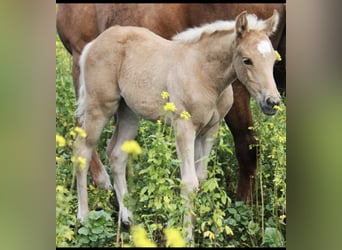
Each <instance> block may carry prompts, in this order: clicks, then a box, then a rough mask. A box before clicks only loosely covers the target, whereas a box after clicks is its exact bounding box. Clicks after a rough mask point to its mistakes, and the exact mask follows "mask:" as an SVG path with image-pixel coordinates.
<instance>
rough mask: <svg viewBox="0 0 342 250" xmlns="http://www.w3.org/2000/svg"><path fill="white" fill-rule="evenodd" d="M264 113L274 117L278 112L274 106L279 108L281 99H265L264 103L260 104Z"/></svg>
mask: <svg viewBox="0 0 342 250" xmlns="http://www.w3.org/2000/svg"><path fill="white" fill-rule="evenodd" d="M259 105H260V107H261V109H262V112H264V114H266V115H274V114H275V113H276V112H277V110H276V109H275V108H274V106H279V105H280V98H278V97H277V98H272V97H267V98H265V100H264V101H262V102H260V103H259Z"/></svg>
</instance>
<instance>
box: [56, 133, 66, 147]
mask: <svg viewBox="0 0 342 250" xmlns="http://www.w3.org/2000/svg"><path fill="white" fill-rule="evenodd" d="M56 143H57V146H58V147H64V146H65V139H64V137H63V136H60V135H56Z"/></svg>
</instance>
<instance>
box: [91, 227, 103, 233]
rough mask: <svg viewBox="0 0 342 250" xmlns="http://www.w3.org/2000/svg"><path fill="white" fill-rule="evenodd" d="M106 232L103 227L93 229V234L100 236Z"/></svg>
mask: <svg viewBox="0 0 342 250" xmlns="http://www.w3.org/2000/svg"><path fill="white" fill-rule="evenodd" d="M103 231H104V229H103V227H95V228H92V229H91V232H92V233H94V234H100V233H102V232H103Z"/></svg>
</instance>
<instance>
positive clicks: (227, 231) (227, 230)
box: [224, 226, 234, 235]
mask: <svg viewBox="0 0 342 250" xmlns="http://www.w3.org/2000/svg"><path fill="white" fill-rule="evenodd" d="M224 229H225V230H226V234H227V235H234V233H233V231H232V229H231V228H230V227H229V226H225V227H224Z"/></svg>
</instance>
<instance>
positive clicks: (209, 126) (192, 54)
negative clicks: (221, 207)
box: [75, 10, 281, 240]
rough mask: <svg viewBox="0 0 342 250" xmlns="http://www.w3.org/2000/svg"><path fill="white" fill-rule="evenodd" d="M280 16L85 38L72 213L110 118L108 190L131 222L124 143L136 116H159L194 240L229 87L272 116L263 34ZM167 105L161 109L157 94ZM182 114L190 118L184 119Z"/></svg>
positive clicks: (273, 93)
mask: <svg viewBox="0 0 342 250" xmlns="http://www.w3.org/2000/svg"><path fill="white" fill-rule="evenodd" d="M278 22H279V14H278V12H277V11H276V10H274V13H273V15H272V16H271V17H270V18H268V19H267V20H258V18H257V17H256V16H255V15H247V12H246V11H244V12H242V13H241V14H240V15H238V16H237V18H236V21H216V22H214V23H210V24H206V25H203V26H201V27H196V28H192V29H189V30H187V31H184V32H182V33H179V34H177V35H176V36H175V37H173V39H172V40H171V41H170V40H166V39H164V38H162V37H160V36H158V35H156V34H155V33H153V32H151V31H150V30H148V29H146V28H142V27H135V26H118V25H116V26H113V27H111V28H109V29H107V30H106V31H104V32H103V33H101V34H100V35H99V36H98V37H97V38H96V39H94V40H93V41H91V42H90V43H88V44H87V45H86V46H85V47H84V49H83V51H82V54H81V57H80V86H79V98H78V102H77V112H76V113H77V117H78V118H79V121H80V123H81V125H82V128H83V129H84V131H85V133H86V134H87V137H86V138H82V137H78V138H77V140H76V142H75V157H76V158H78V157H83V158H85V160H86V165H85V166H82V167H80V166H77V164H76V169H77V191H78V199H79V203H78V204H79V207H78V218H79V219H80V220H81V221H83V219H84V218H85V216H86V215H87V214H88V212H89V209H88V195H87V173H88V169H89V164H90V160H91V157H92V153H93V151H94V148H95V145H96V143H97V140H98V139H99V137H100V135H101V133H102V130H103V128H104V126H105V125H106V124H107V122H108V121H109V120H110V119H111V118H112V117H113V115H116V118H117V119H116V128H115V132H114V134H113V136H112V139H111V142H110V145H109V146H108V150H107V155H108V158H109V165H110V168H111V170H112V173H113V178H114V189H115V192H116V197H117V199H118V202H119V206H120V215H121V218H122V221H123V222H124V223H125V224H130V223H131V222H132V221H133V217H132V212H131V211H129V210H128V209H127V207H126V206H125V205H124V202H123V201H124V196H125V195H126V194H127V190H128V189H127V183H126V164H127V157H128V154H127V153H126V152H123V151H122V150H121V146H122V144H123V143H124V142H125V141H130V140H133V139H134V138H135V137H136V135H137V130H138V125H139V118H140V117H141V118H144V119H147V120H151V121H157V120H162V121H165V122H166V123H168V124H171V125H172V126H173V129H174V131H175V135H176V136H175V137H176V138H175V141H176V149H177V156H178V159H179V160H180V162H181V164H180V165H181V166H180V172H181V179H182V183H183V184H184V186H183V187H182V188H181V192H182V193H183V194H184V195H185V196H186V197H187V202H186V210H185V211H187V212H186V213H185V214H184V222H183V226H184V228H186V232H187V238H188V240H193V231H192V230H193V215H192V212H190V211H191V208H192V198H193V195H192V194H193V193H196V191H197V190H198V187H199V185H200V183H201V182H202V181H204V180H205V179H206V178H207V161H206V159H207V158H208V156H209V154H210V151H211V148H212V146H213V143H214V135H215V134H216V133H217V131H218V128H219V122H220V120H221V119H223V118H224V116H225V115H226V114H227V113H228V111H229V109H230V108H231V106H232V104H233V89H232V86H231V84H232V83H233V82H234V81H235V80H236V79H239V80H240V82H241V83H242V84H243V85H244V86H245V87H246V89H247V90H248V92H249V93H250V95H251V96H253V97H254V98H255V100H256V101H257V103H258V104H259V106H260V107H261V109H262V111H263V112H264V113H265V114H267V115H274V114H275V113H276V109H275V107H274V106H276V105H279V104H280V101H281V98H280V94H279V92H278V90H277V86H276V84H275V81H274V78H273V66H274V63H275V61H276V52H275V51H274V50H273V48H272V44H271V41H270V40H269V36H270V35H271V34H272V33H273V32H275V31H276V29H277V26H278ZM163 92H164V93H165V92H167V93H168V94H169V104H170V102H171V103H173V105H175V106H176V108H175V109H173V110H171V111H170V110H163V109H161V106H162V105H161V104H163V98H162V95H161V94H162V93H163ZM183 112H187V113H188V114H189V115H188V117H187V118H184V117H183V116H182V114H183Z"/></svg>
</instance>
